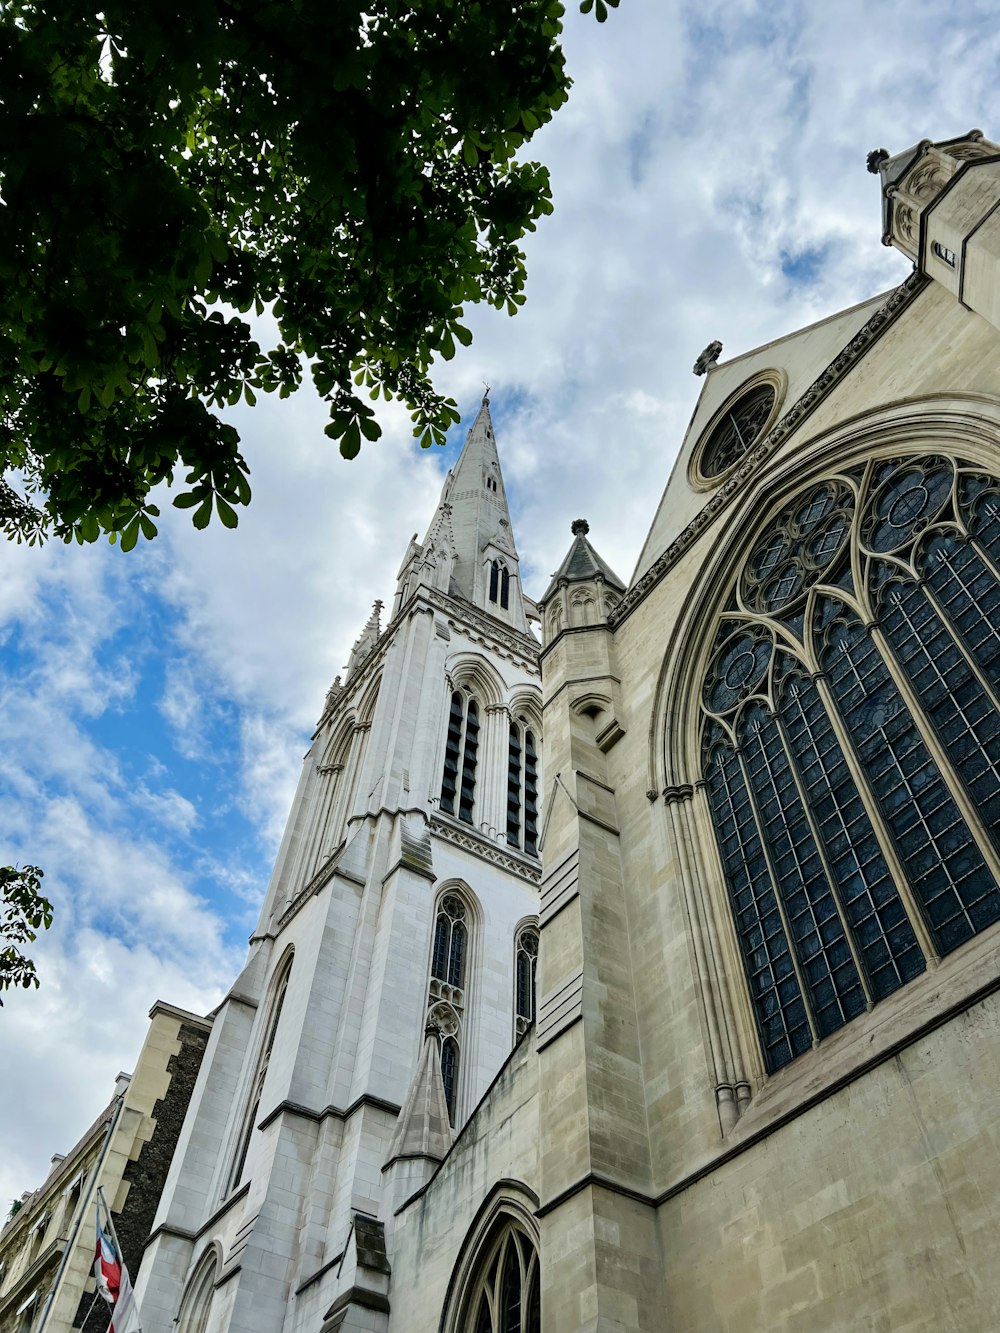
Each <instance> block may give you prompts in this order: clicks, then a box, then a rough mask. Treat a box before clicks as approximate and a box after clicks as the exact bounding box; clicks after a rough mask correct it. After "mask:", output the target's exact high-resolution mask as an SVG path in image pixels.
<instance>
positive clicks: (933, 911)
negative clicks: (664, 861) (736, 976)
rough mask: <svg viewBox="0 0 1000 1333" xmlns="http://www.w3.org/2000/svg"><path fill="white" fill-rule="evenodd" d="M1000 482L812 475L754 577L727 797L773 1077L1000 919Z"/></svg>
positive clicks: (949, 470) (718, 686) (721, 836)
mask: <svg viewBox="0 0 1000 1333" xmlns="http://www.w3.org/2000/svg"><path fill="white" fill-rule="evenodd" d="M998 567H1000V480H997V479H996V478H993V477H990V476H987V475H985V474H984V473H982V471H981V470H979V469H977V468H975V467H973V466H972V465H970V464H967V463H964V462H962V461H960V460H955V459H951V458H948V457H945V456H938V455H923V456H917V457H908V458H896V459H890V460H880V461H878V462H875V463H871V464H869V465H868V466H867V467H865V468H858V469H855V470H853V471H848V472H844V473H843V474H841V475H838V476H835V477H832V478H830V479H828V480H824V481H822V482H820V483H818V484H813V485H812V486H810V487H809V488H808V489H806V490H805V491H804V492H802V493H800V494H799V495H798V496H796V497H795V499H794V500H793V501H792V502H791V503H790V504H788V505H786V506H785V508H784V509H783V510H782V511H781V512H780V513H779V514H778V516H777V517H776V518H775V519H773V520H772V521H771V523H770V524H769V525H768V527H767V528H766V530H765V531H764V533H763V534H762V535H761V537H760V538H759V539H758V541H757V542H756V543H755V545H754V547H753V549H752V550H751V553H750V555H749V558H748V559H747V560H746V561H745V562H744V565H743V568H742V570H741V572H740V574H739V577H738V579H737V581H736V587H735V589H734V594H733V597H732V600H731V602H730V604H729V605H728V607H727V609H726V611H725V612H724V613H723V615H722V616H721V618H720V624H719V628H718V633H717V637H716V641H715V646H714V649H713V652H712V656H711V660H710V664H709V668H708V671H707V673H706V676H705V679H704V682H703V688H702V714H703V722H702V763H703V776H704V780H705V784H706V791H707V795H708V803H709V809H710V812H711V817H712V823H713V827H714V831H715V836H716V842H717V845H718V850H719V857H720V862H721V867H722V872H723V878H724V880H725V883H726V887H727V891H728V896H729V900H730V906H731V909H732V914H733V920H734V925H735V931H736V937H737V940H738V943H739V947H740V953H741V955H742V959H743V965H744V970H745V973H746V978H747V983H748V988H749V991H750V998H751V1005H752V1008H753V1011H754V1016H755V1019H756V1023H757V1027H758V1031H759V1034H760V1040H761V1045H762V1049H763V1053H764V1060H765V1064H766V1066H767V1068H768V1069H769V1070H775V1069H778V1068H780V1067H781V1066H782V1065H784V1064H786V1063H787V1062H788V1061H789V1060H791V1059H793V1058H794V1057H795V1056H796V1055H798V1054H801V1052H802V1051H804V1050H806V1049H807V1048H808V1047H809V1046H810V1045H812V1044H813V1043H814V1042H816V1041H819V1040H821V1039H822V1038H823V1037H825V1036H827V1035H829V1034H830V1033H831V1032H833V1031H836V1030H837V1029H838V1028H839V1027H841V1026H842V1025H843V1024H844V1023H846V1022H848V1021H850V1019H851V1018H853V1017H855V1016H856V1015H857V1014H859V1013H861V1012H862V1011H863V1010H864V1009H866V1008H868V1007H870V1006H871V1005H872V1004H874V1003H876V1002H877V1001H878V1000H880V999H883V998H884V997H885V996H887V995H889V994H891V993H892V992H893V991H894V990H896V989H897V988H898V987H899V986H901V985H903V984H904V983H905V982H907V981H909V980H911V979H912V978H913V977H915V976H917V975H918V974H919V973H920V972H922V971H923V970H924V968H925V960H926V956H927V955H938V956H940V955H943V954H945V953H948V952H949V951H950V950H952V949H954V948H957V947H958V946H959V945H960V944H962V943H963V942H965V941H966V940H968V939H969V938H971V937H972V935H974V934H976V933H977V932H978V931H980V930H982V929H984V928H985V927H986V926H988V925H991V924H992V923H994V922H996V921H997V920H1000V882H998V881H1000V568H998Z"/></svg>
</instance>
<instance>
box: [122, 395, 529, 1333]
mask: <svg viewBox="0 0 1000 1333" xmlns="http://www.w3.org/2000/svg"><path fill="white" fill-rule="evenodd" d="M531 620H537V610H536V607H535V605H534V603H533V602H532V601H531V599H530V598H528V597H527V596H525V594H524V592H523V591H522V588H521V582H520V576H519V572H518V556H517V549H516V546H515V542H514V534H513V529H512V526H511V521H510V513H509V510H508V507H507V499H506V493H505V489H504V482H503V475H502V473H501V469H500V461H499V457H498V454H497V447H496V441H495V438H494V432H493V424H492V421H491V418H490V409H489V400H488V395H487V396H486V397H484V399H483V402H482V406H481V407H480V409H479V412H478V414H477V416H476V419H475V421H474V423H473V425H472V428H471V430H470V431H469V433H468V437H467V439H466V442H465V446H464V448H463V450H462V453H461V455H460V457H459V459H458V461H457V463H456V465H455V467H454V469H453V471H451V472H449V474H448V476H447V478H446V480H445V483H444V487H443V490H442V494H441V499H440V503H439V504H438V507H437V510H436V512H435V514H434V516H433V518H432V519H431V522H430V525H429V527H428V529H427V532H426V535H425V537H424V539H423V541H422V542H420V541H418V540H417V538H416V535H414V537H413V539H412V540H411V541H410V544H409V547H408V548H407V550H406V553H405V555H404V558H403V561H402V564H401V567H400V570H399V575H398V582H397V588H396V593H395V597H394V600H393V603H392V611H391V614H390V616H389V618H388V623H387V624H384V625H383V614H382V603H381V602H376V603H375V605H374V608H373V610H372V613H371V616H370V618H369V620H368V622H367V624H366V625H365V626H364V628H363V630H362V632H361V634H360V636H359V638H358V640H357V642H356V643H355V645H354V648H353V650H352V652H351V656H350V662H349V664H348V666H347V669H346V673H345V675H344V678H343V679H341V678H340V677H338V678H337V680H336V681H335V682H334V684H333V685H332V687H331V688H330V690H329V692H328V694H327V696H326V700H325V703H324V706H323V711H322V715H321V717H320V720H319V723H318V725H317V728H316V732H315V735H314V737H313V741H312V745H311V747H310V749H309V751H308V753H307V754H306V757H305V763H304V767H303V772H302V777H301V780H300V782H299V785H298V790H297V792H296V795H295V799H294V802H293V805H292V809H291V813H290V815H289V819H288V824H287V828H286V831H285V835H284V838H283V840H282V844H281V847H280V850H279V853H278V858H277V862H276V865H275V868H274V873H273V875H272V878H271V882H270V885H269V887H268V890H267V894H266V898H265V901H264V906H263V909H262V912H261V916H260V921H259V923H258V926H257V928H256V930H255V931H254V934H253V936H252V938H251V942H250V952H249V956H248V959H247V963H246V966H245V967H244V969H243V971H242V973H241V974H240V976H239V978H238V979H237V980H236V982H235V983H234V985H233V987H232V989H231V990H230V992H229V993H228V995H227V996H226V998H225V1000H224V1001H223V1003H222V1004H221V1006H220V1008H219V1010H218V1011H217V1013H216V1015H215V1018H214V1023H213V1028H212V1035H211V1038H210V1042H209V1046H208V1050H207V1052H206V1055H205V1060H204V1063H203V1066H202V1071H201V1075H200V1078H199V1081H198V1085H197V1087H196V1090H195V1093H194V1097H193V1099H192V1103H191V1109H190V1111H189V1113H188V1117H187V1120H186V1122H185V1125H184V1129H183V1131H182V1134H181V1138H180V1141H179V1144H178V1149H177V1152H176V1154H175V1157H174V1161H173V1165H172V1167H171V1170H170V1174H169V1177H168V1181H167V1185H166V1188H165V1190H164V1194H163V1198H162V1200H161V1204H160V1209H159V1212H158V1215H157V1219H156V1223H155V1225H154V1229H153V1232H152V1236H151V1238H150V1243H149V1246H148V1247H147V1251H146V1257H145V1259H144V1262H143V1266H142V1270H141V1274H140V1277H139V1280H138V1284H137V1294H138V1297H139V1300H140V1304H141V1309H142V1313H143V1328H144V1330H145V1333H170V1330H172V1328H173V1326H174V1323H175V1322H176V1321H177V1320H178V1319H180V1321H181V1323H182V1325H183V1326H184V1327H185V1328H192V1329H199V1330H200V1329H203V1328H204V1327H205V1319H206V1317H207V1312H208V1306H209V1302H210V1301H211V1328H212V1330H215V1329H228V1328H232V1329H240V1330H243V1329H254V1330H260V1333H265V1330H271V1331H273V1333H278V1330H282V1329H289V1330H291V1329H298V1328H303V1329H304V1328H309V1329H310V1330H318V1329H320V1328H324V1329H327V1330H329V1333H332V1330H334V1329H343V1330H345V1333H346V1330H348V1329H355V1328H361V1327H364V1328H366V1329H372V1328H386V1327H387V1326H388V1325H387V1318H388V1308H389V1306H388V1300H387V1296H386V1293H387V1289H388V1272H389V1261H388V1258H387V1252H386V1237H387V1233H391V1228H392V1218H393V1214H394V1212H395V1210H396V1209H397V1208H398V1207H400V1206H401V1205H402V1204H403V1203H404V1202H405V1201H406V1199H407V1198H409V1197H411V1196H412V1195H413V1194H414V1193H415V1192H416V1191H417V1190H419V1189H420V1188H421V1187H422V1186H423V1185H425V1184H426V1183H427V1181H428V1179H429V1178H430V1175H431V1174H432V1172H433V1171H434V1169H435V1168H436V1166H437V1165H438V1163H439V1162H440V1160H441V1159H442V1158H443V1157H444V1155H445V1154H446V1153H447V1151H448V1149H449V1147H450V1146H451V1143H452V1141H453V1137H454V1135H455V1134H456V1133H457V1131H458V1130H460V1129H461V1127H462V1125H463V1123H464V1122H465V1121H466V1120H467V1118H468V1117H469V1115H470V1113H471V1112H472V1110H473V1109H474V1108H475V1106H476V1104H477V1102H479V1100H480V1099H481V1098H482V1097H483V1095H484V1093H485V1092H486V1091H487V1089H488V1088H489V1086H490V1084H491V1081H492V1080H493V1078H494V1076H495V1075H496V1074H497V1072H498V1070H499V1069H500V1068H501V1066H502V1065H503V1063H504V1061H505V1060H506V1059H507V1057H508V1055H509V1054H510V1052H511V1049H512V1047H513V1046H514V1044H515V1043H516V1041H517V1040H518V1038H519V1037H520V1035H521V1033H522V1032H523V1031H524V1030H525V1028H526V1027H527V1026H529V1025H530V1023H531V1022H532V1020H533V1018H534V1006H535V997H534V984H535V959H536V956H537V943H538V926H537V918H538V885H539V879H540V862H539V853H538V812H539V809H540V806H541V783H542V736H541V708H540V685H539V665H538V657H539V645H538V641H537V639H536V638H535V637H534V635H533V634H532V633H531V632H530V631H529V621H531ZM373 1321H374V1322H373Z"/></svg>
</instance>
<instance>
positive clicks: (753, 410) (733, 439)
mask: <svg viewBox="0 0 1000 1333" xmlns="http://www.w3.org/2000/svg"><path fill="white" fill-rule="evenodd" d="M777 396H778V394H777V388H776V387H775V385H774V384H773V383H771V382H770V381H765V382H764V383H757V384H751V385H750V387H749V388H747V389H746V390H745V391H744V392H742V393H741V394H740V395H739V396H738V397H737V398H736V399H735V400H734V401H732V402H731V403H730V404H729V405H727V406H726V407H725V408H724V409H723V410H722V412H721V413H720V414H719V416H718V417H717V418H716V420H715V422H714V423H713V425H712V426H711V427H710V429H709V433H708V436H707V438H706V439H705V443H704V445H703V446H702V448H701V451H700V457H699V462H698V471H699V472H700V473H701V475H702V476H703V477H704V478H706V479H707V480H714V479H715V478H716V477H721V476H722V475H723V473H725V472H728V471H729V469H730V468H731V467H735V465H736V464H737V463H738V462H739V460H740V459H741V458H742V457H743V455H744V454H745V453H746V452H747V451H748V450H749V449H750V448H751V447H752V445H753V444H754V443H755V441H756V440H758V439H759V438H760V436H761V434H762V432H763V430H764V428H765V426H766V425H767V423H768V422H769V421H770V420H771V417H772V415H773V412H774V406H775V403H776V401H777Z"/></svg>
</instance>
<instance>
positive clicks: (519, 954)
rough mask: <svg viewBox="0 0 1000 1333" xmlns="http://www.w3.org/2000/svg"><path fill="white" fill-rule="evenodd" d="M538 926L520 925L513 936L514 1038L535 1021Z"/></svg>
mask: <svg viewBox="0 0 1000 1333" xmlns="http://www.w3.org/2000/svg"><path fill="white" fill-rule="evenodd" d="M537 973H538V927H537V926H532V925H528V926H522V927H521V929H520V930H519V931H518V932H517V935H516V936H515V938H514V1038H515V1040H516V1039H517V1038H518V1037H520V1035H521V1033H522V1032H525V1031H526V1030H527V1029H528V1028H529V1027H530V1026H531V1024H532V1023H533V1022H534V1021H535V981H536V977H537Z"/></svg>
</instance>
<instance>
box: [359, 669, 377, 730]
mask: <svg viewBox="0 0 1000 1333" xmlns="http://www.w3.org/2000/svg"><path fill="white" fill-rule="evenodd" d="M381 684H382V673H381V671H380V672H379V673H378V674H377V675H376V676H375V677H374V678H373V679H372V680H370V681H369V682H368V684H367V685H366V686H365V688H364V690H363V691H362V694H361V698H360V699H359V700H358V703H357V714H358V716H357V720H358V722H359V723H360V724H361V726H364V727H367V726H371V722H372V718H373V717H374V716H375V705H376V703H378V692H379V688H380V687H381Z"/></svg>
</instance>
